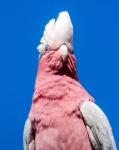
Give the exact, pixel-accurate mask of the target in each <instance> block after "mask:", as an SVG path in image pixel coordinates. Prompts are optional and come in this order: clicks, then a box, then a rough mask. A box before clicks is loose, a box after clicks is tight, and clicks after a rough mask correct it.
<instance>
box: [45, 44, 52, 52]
mask: <svg viewBox="0 0 119 150" xmlns="http://www.w3.org/2000/svg"><path fill="white" fill-rule="evenodd" d="M50 51H51V48H50V46H48V45H47V46H46V48H45V52H46V53H48V52H50Z"/></svg>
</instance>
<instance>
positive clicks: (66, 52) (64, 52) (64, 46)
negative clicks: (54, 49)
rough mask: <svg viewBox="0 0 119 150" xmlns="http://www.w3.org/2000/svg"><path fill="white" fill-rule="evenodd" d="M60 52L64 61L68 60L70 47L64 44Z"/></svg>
mask: <svg viewBox="0 0 119 150" xmlns="http://www.w3.org/2000/svg"><path fill="white" fill-rule="evenodd" d="M59 51H60V53H61V54H62V60H63V61H64V62H66V60H67V58H68V47H67V46H66V45H62V46H61V47H60V48H59Z"/></svg>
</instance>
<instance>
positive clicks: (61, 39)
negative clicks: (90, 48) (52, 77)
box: [37, 11, 77, 79]
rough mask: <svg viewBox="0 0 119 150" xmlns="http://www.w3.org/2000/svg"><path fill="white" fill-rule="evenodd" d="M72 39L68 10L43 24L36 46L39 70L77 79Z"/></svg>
mask: <svg viewBox="0 0 119 150" xmlns="http://www.w3.org/2000/svg"><path fill="white" fill-rule="evenodd" d="M72 40H73V25H72V22H71V19H70V16H69V14H68V12H67V11H63V12H61V13H59V15H58V18H57V20H56V21H55V19H51V20H50V21H49V22H48V24H47V25H46V26H45V30H44V33H43V37H42V38H41V40H40V43H41V44H40V45H39V46H38V47H37V49H38V51H39V52H40V55H39V68H40V69H39V71H40V72H41V71H42V72H45V74H47V73H53V74H60V75H64V74H65V75H68V76H70V77H72V78H75V79H77V75H76V60H75V57H74V54H73V45H72ZM39 71H38V72H39ZM46 72H47V73H46Z"/></svg>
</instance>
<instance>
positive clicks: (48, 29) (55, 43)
mask: <svg viewBox="0 0 119 150" xmlns="http://www.w3.org/2000/svg"><path fill="white" fill-rule="evenodd" d="M72 39H73V25H72V22H71V19H70V16H69V14H68V12H67V11H63V12H61V13H59V16H58V18H57V20H56V21H55V19H51V20H50V21H49V23H48V24H47V25H46V26H45V31H44V34H43V37H42V38H41V40H40V42H41V44H40V45H39V46H38V47H37V49H38V51H39V52H42V51H43V50H44V49H45V48H46V46H49V47H50V48H51V49H54V50H55V49H58V48H60V46H61V45H63V44H65V45H67V47H68V49H69V50H70V51H72V49H73V46H72Z"/></svg>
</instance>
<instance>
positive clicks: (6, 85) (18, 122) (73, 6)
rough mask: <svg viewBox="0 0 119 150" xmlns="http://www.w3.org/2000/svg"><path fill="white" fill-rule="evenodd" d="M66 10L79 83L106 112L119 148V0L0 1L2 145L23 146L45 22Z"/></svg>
mask: <svg viewBox="0 0 119 150" xmlns="http://www.w3.org/2000/svg"><path fill="white" fill-rule="evenodd" d="M63 10H67V11H68V12H69V14H70V16H71V19H72V23H73V25H74V51H75V56H76V59H77V71H78V76H79V78H80V81H81V83H82V85H83V86H84V87H85V88H86V89H87V91H88V92H89V93H90V94H91V95H92V96H93V97H94V98H95V99H96V103H97V104H98V105H99V106H100V107H101V108H102V109H103V111H104V112H105V113H106V115H107V116H108V118H109V120H110V122H111V125H112V128H113V133H114V136H115V140H116V143H117V147H118V148H119V125H118V124H119V1H118V0H44V1H43V0H42V1H41V0H20V1H17V0H4V1H1V2H0V107H1V108H0V114H1V117H0V130H1V131H0V149H3V150H7V149H10V150H22V149H23V148H22V131H23V126H24V122H25V120H26V118H27V115H28V112H29V109H30V106H31V99H32V94H33V91H34V82H35V77H36V71H37V63H38V52H37V50H36V47H37V46H38V44H39V40H40V38H41V36H42V33H43V30H44V26H45V24H46V23H47V22H48V21H49V19H51V18H53V17H55V18H56V17H57V15H58V13H59V12H60V11H63Z"/></svg>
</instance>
